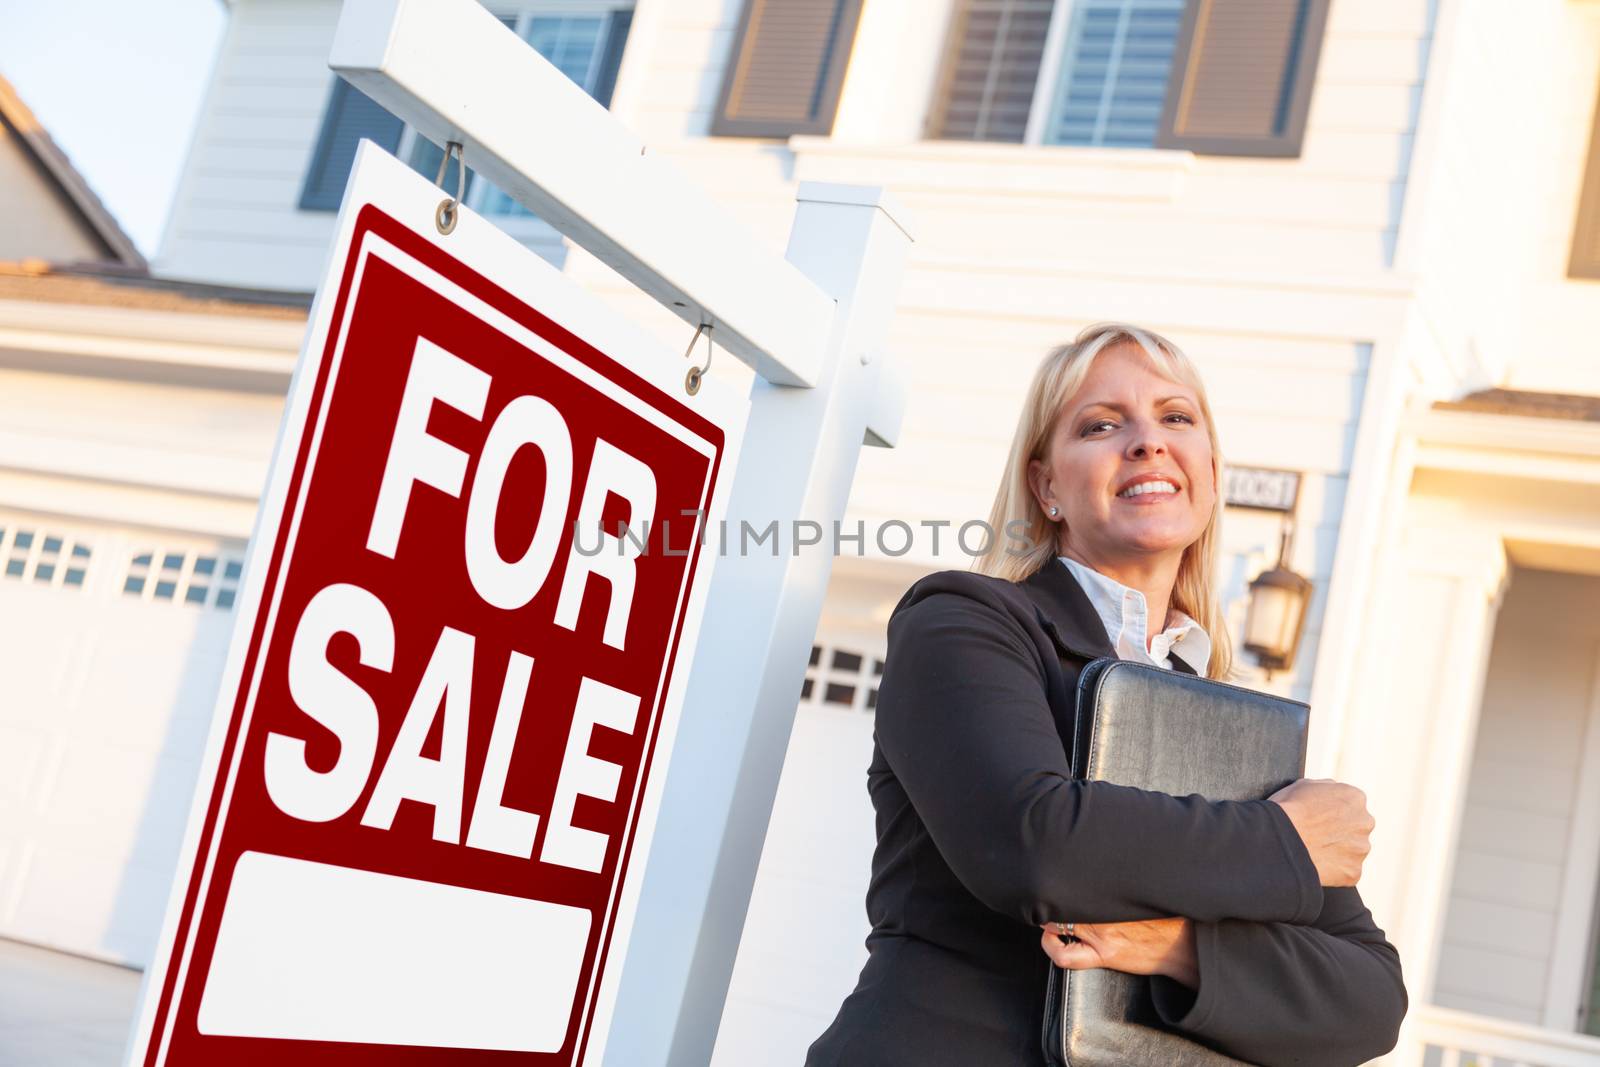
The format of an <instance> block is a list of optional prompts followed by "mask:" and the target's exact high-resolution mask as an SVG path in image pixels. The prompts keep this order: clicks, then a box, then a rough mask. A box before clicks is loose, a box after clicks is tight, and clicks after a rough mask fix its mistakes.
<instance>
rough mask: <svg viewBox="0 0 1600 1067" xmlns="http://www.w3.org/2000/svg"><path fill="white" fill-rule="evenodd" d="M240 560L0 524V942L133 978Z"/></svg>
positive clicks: (41, 524)
mask: <svg viewBox="0 0 1600 1067" xmlns="http://www.w3.org/2000/svg"><path fill="white" fill-rule="evenodd" d="M24 542H25V543H24ZM243 555H244V553H243V546H242V545H240V544H238V543H236V542H220V541H217V540H215V539H211V538H205V537H196V536H193V535H187V534H183V533H180V532H175V531H160V530H149V529H133V528H119V527H113V526H96V525H94V524H91V523H66V522H64V521H60V520H56V519H54V518H52V517H49V516H38V515H28V514H23V513H17V512H8V511H6V510H4V509H0V677H4V678H5V679H6V682H7V683H8V684H7V687H6V693H5V698H4V699H3V700H0V936H9V937H17V938H22V939H26V940H32V941H37V942H41V943H46V944H51V945H56V946H59V947H62V948H66V949H69V950H71V951H74V952H80V953H86V954H90V955H96V956H101V957H105V958H109V959H114V960H118V961H121V962H128V963H133V964H136V965H142V964H144V963H146V962H148V959H149V954H150V951H151V949H152V948H153V945H154V939H155V937H156V935H157V933H158V930H159V925H160V919H161V912H162V909H163V907H164V905H165V901H166V895H167V889H168V887H169V885H170V883H171V877H172V870H173V868H174V865H175V863H176V859H177V851H178V848H179V846H180V843H181V840H182V836H183V829H184V824H185V821H186V819H187V816H188V811H189V805H190V799H191V797H192V795H193V790H194V783H195V780H196V777H197V775H198V768H199V760H200V755H201V752H202V750H203V748H204V745H205V738H206V733H207V730H208V726H209V723H210V720H211V714H212V706H213V703H214V701H215V695H216V691H217V686H218V683H219V681H220V678H221V673H222V667H223V662H224V659H225V656H226V650H227V644H228V639H229V636H230V631H231V629H232V625H233V621H234V610H233V607H234V601H235V599H236V597H237V592H238V583H239V579H240V577H241V576H242V570H243V567H242V560H243Z"/></svg>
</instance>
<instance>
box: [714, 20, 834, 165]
mask: <svg viewBox="0 0 1600 1067" xmlns="http://www.w3.org/2000/svg"><path fill="white" fill-rule="evenodd" d="M860 18H861V0H745V6H744V15H743V16H742V17H741V19H740V20H739V32H738V34H737V36H736V37H735V39H734V45H733V51H732V52H731V53H730V54H729V60H728V66H727V69H726V71H725V73H724V74H723V78H722V95H721V96H720V97H719V98H718V100H717V111H716V114H715V115H714V116H713V117H712V120H711V132H712V134H714V135H719V136H733V137H788V136H790V135H791V134H797V133H819V134H825V133H828V132H829V131H830V130H832V129H833V116H834V112H836V111H837V110H838V108H839V92H840V90H841V89H842V88H843V86H844V71H845V66H846V64H848V63H849V61H850V46H851V44H852V43H854V41H855V36H856V23H857V21H858V20H859V19H860Z"/></svg>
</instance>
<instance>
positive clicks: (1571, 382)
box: [1335, 0, 1600, 393]
mask: <svg viewBox="0 0 1600 1067" xmlns="http://www.w3.org/2000/svg"><path fill="white" fill-rule="evenodd" d="M1444 6H1445V14H1444V16H1443V17H1442V18H1441V23H1442V27H1443V28H1442V30H1441V34H1442V36H1441V42H1440V43H1441V46H1442V47H1441V50H1440V53H1439V69H1438V71H1437V74H1438V79H1437V81H1438V85H1437V87H1436V92H1437V100H1435V101H1430V104H1429V107H1430V108H1431V109H1432V110H1431V112H1430V116H1429V119H1428V121H1429V123H1430V125H1429V128H1428V130H1426V131H1425V135H1424V137H1423V138H1422V139H1421V140H1419V142H1418V145H1417V150H1416V171H1415V178H1416V180H1417V182H1418V183H1419V184H1418V186H1417V190H1416V203H1415V204H1412V205H1408V208H1407V211H1408V218H1409V219H1410V220H1411V223H1412V225H1411V226H1410V228H1409V230H1408V232H1407V235H1406V245H1407V248H1406V249H1405V250H1404V253H1403V256H1402V259H1403V262H1402V263H1401V267H1402V269H1404V270H1406V271H1407V272H1409V273H1414V274H1415V275H1416V277H1417V279H1418V290H1419V306H1420V308H1421V309H1422V312H1423V314H1424V315H1425V317H1426V320H1427V323H1428V331H1429V333H1430V335H1431V339H1432V341H1433V348H1432V350H1431V351H1429V352H1427V353H1426V358H1424V360H1423V362H1424V365H1425V367H1426V368H1427V370H1428V372H1429V379H1430V386H1431V388H1432V389H1433V390H1434V391H1435V392H1436V393H1439V392H1460V391H1463V390H1464V389H1470V388H1481V387H1483V386H1486V385H1499V384H1508V385H1511V386H1513V387H1516V388H1522V389H1543V390H1550V391H1556V392H1588V393H1595V392H1600V365H1597V364H1596V362H1595V361H1593V360H1573V359H1571V358H1570V354H1571V350H1572V348H1571V346H1572V343H1573V339H1574V338H1575V337H1581V336H1585V335H1586V334H1588V333H1590V332H1592V329H1593V323H1594V322H1595V321H1596V320H1597V317H1600V282H1595V281H1592V280H1590V281H1575V280H1572V279H1569V278H1568V277H1567V264H1568V259H1569V256H1570V254H1571V248H1572V231H1573V225H1574V222H1575V220H1576V215H1577V209H1578V190H1579V187H1580V183H1581V182H1582V180H1583V174H1584V163H1585V156H1586V154H1587V152H1588V147H1589V139H1590V131H1591V122H1592V118H1593V115H1594V107H1595V99H1596V95H1597V90H1600V7H1596V5H1594V4H1587V3H1571V2H1566V3H1537V4H1502V3H1494V2H1483V0H1464V2H1458V3H1453V4H1446V5H1444ZM1337 8H1338V5H1337V4H1336V5H1335V10H1337ZM1417 354H1418V356H1419V357H1423V356H1424V353H1423V351H1422V350H1421V349H1420V348H1419V351H1418V353H1417Z"/></svg>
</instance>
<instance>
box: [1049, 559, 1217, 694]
mask: <svg viewBox="0 0 1600 1067" xmlns="http://www.w3.org/2000/svg"><path fill="white" fill-rule="evenodd" d="M1056 558H1057V559H1059V560H1060V561H1061V562H1062V563H1063V564H1065V565H1066V570H1067V571H1068V572H1069V573H1070V574H1071V575H1072V577H1074V578H1076V579H1077V582H1076V583H1075V584H1076V585H1077V586H1079V587H1080V588H1081V589H1082V590H1083V592H1084V594H1085V595H1086V596H1087V597H1088V599H1089V604H1090V606H1091V607H1092V608H1093V610H1094V613H1095V615H1096V616H1097V617H1098V618H1099V620H1100V624H1101V626H1102V627H1104V629H1105V632H1106V637H1107V640H1108V641H1109V643H1110V645H1111V647H1112V648H1113V649H1114V650H1115V653H1116V655H1117V658H1119V659H1127V660H1135V661H1138V662H1143V663H1153V664H1155V665H1156V666H1158V667H1169V666H1171V665H1172V664H1171V663H1170V662H1169V656H1170V657H1174V658H1177V659H1181V660H1182V661H1183V662H1184V663H1185V664H1186V665H1187V666H1189V667H1190V668H1192V669H1193V670H1194V672H1195V673H1196V674H1204V673H1205V670H1206V666H1207V664H1209V663H1210V661H1211V635H1210V634H1208V633H1206V631H1205V629H1204V628H1203V627H1202V626H1201V625H1200V624H1199V623H1198V622H1196V621H1195V620H1194V619H1192V618H1190V617H1189V616H1188V615H1185V614H1184V613H1183V612H1181V611H1178V610H1176V609H1174V610H1173V612H1172V614H1173V615H1174V616H1175V618H1176V620H1177V621H1176V622H1175V623H1174V624H1173V625H1172V626H1169V627H1166V628H1164V629H1163V630H1162V631H1161V632H1160V633H1158V634H1156V635H1155V638H1154V640H1147V638H1148V637H1149V633H1150V630H1149V627H1150V620H1149V611H1148V606H1147V603H1146V601H1145V595H1144V594H1143V593H1142V592H1140V591H1139V590H1137V589H1133V588H1130V587H1128V586H1126V585H1123V584H1122V583H1121V582H1119V581H1116V580H1115V579H1113V578H1108V577H1107V576H1105V575H1104V574H1101V573H1100V572H1099V571H1097V570H1095V569H1094V568H1092V567H1087V566H1085V565H1084V564H1082V563H1079V562H1078V561H1077V560H1075V559H1069V558H1068V557H1066V556H1057V557H1056ZM1044 569H1046V570H1050V569H1054V568H1051V567H1050V565H1049V564H1045V568H1044Z"/></svg>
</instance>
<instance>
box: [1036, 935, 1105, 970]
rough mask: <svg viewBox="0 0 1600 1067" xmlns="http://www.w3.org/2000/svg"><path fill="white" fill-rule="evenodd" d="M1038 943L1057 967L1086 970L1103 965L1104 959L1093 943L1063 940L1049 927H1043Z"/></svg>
mask: <svg viewBox="0 0 1600 1067" xmlns="http://www.w3.org/2000/svg"><path fill="white" fill-rule="evenodd" d="M1039 943H1040V945H1042V946H1043V947H1044V952H1045V955H1047V956H1049V957H1050V962H1052V963H1054V964H1055V965H1056V966H1057V967H1062V968H1065V969H1066V970H1069V971H1086V970H1089V969H1091V968H1094V967H1104V966H1105V961H1104V960H1103V959H1102V958H1101V956H1100V952H1099V950H1098V949H1096V948H1095V947H1094V945H1092V944H1090V943H1089V942H1088V941H1065V940H1063V939H1062V938H1061V937H1060V936H1059V935H1057V934H1056V933H1055V931H1054V930H1053V929H1051V928H1050V927H1045V931H1044V936H1042V937H1041V938H1040V939H1039Z"/></svg>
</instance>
